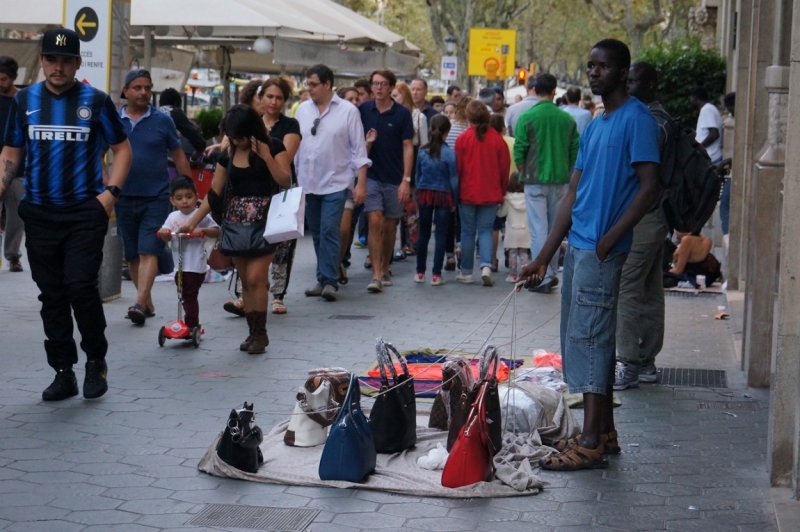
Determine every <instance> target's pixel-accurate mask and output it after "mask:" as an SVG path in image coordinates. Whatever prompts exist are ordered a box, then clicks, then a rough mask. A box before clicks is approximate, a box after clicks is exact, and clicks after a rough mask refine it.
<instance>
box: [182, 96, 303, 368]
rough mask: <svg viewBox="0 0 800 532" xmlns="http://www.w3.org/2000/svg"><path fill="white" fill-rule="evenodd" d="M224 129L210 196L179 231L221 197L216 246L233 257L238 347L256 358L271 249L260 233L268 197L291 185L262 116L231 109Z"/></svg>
mask: <svg viewBox="0 0 800 532" xmlns="http://www.w3.org/2000/svg"><path fill="white" fill-rule="evenodd" d="M223 129H224V133H225V135H226V136H227V137H228V139H229V140H230V146H229V147H228V150H227V152H225V153H223V154H222V156H221V157H220V158H219V160H218V162H217V169H216V172H215V174H214V179H213V181H212V182H211V191H209V195H208V196H206V199H204V200H203V203H202V205H201V206H200V208H199V209H197V211H196V212H195V214H194V216H192V218H191V220H189V222H188V223H187V224H186V226H184V227H182V228H181V229H180V231H181V232H182V233H183V232H187V233H189V232H192V231H194V229H195V228H196V227H197V224H198V223H200V220H202V219H203V218H204V217H205V215H206V214H208V213H209V212H210V210H211V207H210V205H209V197H211V196H217V198H223V217H222V224H221V228H222V229H221V235H220V245H219V248H220V251H221V252H222V254H223V255H226V256H230V257H233V263H234V264H235V266H236V269H237V270H238V272H239V277H240V278H241V280H242V298H243V300H244V309H245V317H246V318H247V325H248V327H249V334H248V336H247V339H246V340H245V341H244V342H242V343H241V344H240V345H239V349H240V350H242V351H247V352H248V353H249V354H251V355H256V354H260V353H263V352H264V350H265V348H266V347H267V346H268V345H269V337H268V336H267V303H268V301H269V292H268V290H267V285H268V282H269V266H270V263H271V262H272V259H273V257H274V255H275V248H276V245H274V244H268V243H267V242H266V240H264V238H263V234H264V229H265V227H266V220H267V213H268V211H269V203H270V200H271V198H272V196H273V195H274V194H277V193H278V191H279V189H280V188H289V187H290V186H291V177H292V174H291V170H290V169H289V168H290V163H291V161H290V159H289V155H288V154H287V153H286V149H285V148H284V146H283V143H282V142H280V141H279V140H277V139H274V138H272V139H271V138H270V137H269V135H268V134H267V129H266V127H265V126H264V122H263V121H262V118H261V116H259V115H258V113H256V111H255V110H253V109H252V108H251V107H248V106H246V105H241V104H240V105H234V106H233V107H232V108H231V109H230V111H228V113H227V114H226V115H225V119H224V122H223Z"/></svg>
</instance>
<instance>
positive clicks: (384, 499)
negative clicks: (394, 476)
mask: <svg viewBox="0 0 800 532" xmlns="http://www.w3.org/2000/svg"><path fill="white" fill-rule="evenodd" d="M353 497H354V498H356V499H363V500H365V501H372V502H377V503H386V504H400V503H414V502H421V501H424V502H425V504H433V502H432V501H436V500H439V499H430V498H425V499H422V498H420V497H409V496H407V495H398V494H396V493H386V492H383V491H367V490H363V491H356V492H355V493H354V494H353Z"/></svg>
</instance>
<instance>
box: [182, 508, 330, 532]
mask: <svg viewBox="0 0 800 532" xmlns="http://www.w3.org/2000/svg"><path fill="white" fill-rule="evenodd" d="M318 513H319V510H307V509H296V508H269V507H266V506H241V505H238V504H207V505H206V506H205V507H204V508H203V509H202V510H201V511H200V513H199V514H197V515H196V516H195V517H194V518H193V519H192V520H191V521H189V523H188V524H190V525H198V526H208V527H224V528H251V529H254V530H267V531H269V532H296V531H303V530H306V529H307V528H308V525H310V524H311V522H312V521H313V520H314V518H315V517H316V516H317V514H318Z"/></svg>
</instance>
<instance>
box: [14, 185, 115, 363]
mask: <svg viewBox="0 0 800 532" xmlns="http://www.w3.org/2000/svg"><path fill="white" fill-rule="evenodd" d="M19 214H20V217H21V218H22V220H23V221H24V222H25V234H26V242H25V247H26V249H27V250H28V261H29V262H30V266H31V275H32V276H33V280H34V281H35V282H36V284H37V286H38V287H39V290H40V291H41V295H39V301H41V302H42V310H41V316H42V322H43V323H44V333H45V336H47V340H45V342H44V349H45V352H46V353H47V363H48V364H50V366H51V367H53V368H54V369H56V370H59V369H63V368H68V367H72V365H73V364H77V362H78V350H77V348H76V346H75V340H73V338H72V332H73V325H72V314H73V313H74V314H75V321H76V322H77V324H78V330H79V331H80V333H81V349H83V351H84V352H85V353H86V356H87V358H88V359H89V360H103V359H105V356H106V351H108V342H107V341H106V337H105V330H106V317H105V314H104V313H103V302H102V301H101V300H100V292H99V290H98V287H97V283H98V273H99V271H100V264H101V263H102V261H103V241H104V239H105V236H106V232H107V231H108V215H107V214H106V211H105V209H104V208H103V205H102V204H101V203H100V201H99V200H97V199H96V198H92V199H90V200H87V201H84V202H81V203H78V204H73V205H67V206H41V205H34V204H32V203H30V202H27V201H23V202H22V203H21V204H20V207H19Z"/></svg>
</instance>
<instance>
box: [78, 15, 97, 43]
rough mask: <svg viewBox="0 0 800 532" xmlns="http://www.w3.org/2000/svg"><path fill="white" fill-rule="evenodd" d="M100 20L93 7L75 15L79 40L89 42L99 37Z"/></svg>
mask: <svg viewBox="0 0 800 532" xmlns="http://www.w3.org/2000/svg"><path fill="white" fill-rule="evenodd" d="M98 22H99V19H98V17H97V13H96V12H95V10H94V9H92V8H91V7H84V8H81V9H80V10H79V11H78V14H77V15H75V31H77V32H78V38H79V39H80V40H82V41H84V42H89V41H91V40H92V39H94V38H95V36H96V35H97V23H98Z"/></svg>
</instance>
